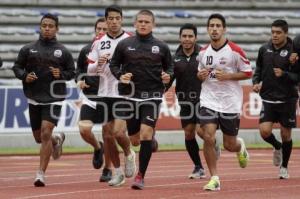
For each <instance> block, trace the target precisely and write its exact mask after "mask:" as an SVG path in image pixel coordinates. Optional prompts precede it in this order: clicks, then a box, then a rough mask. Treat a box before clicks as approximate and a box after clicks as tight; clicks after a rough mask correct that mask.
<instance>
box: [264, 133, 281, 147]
mask: <svg viewBox="0 0 300 199" xmlns="http://www.w3.org/2000/svg"><path fill="white" fill-rule="evenodd" d="M263 139H264V140H265V141H266V142H268V143H270V144H271V145H272V146H273V147H274V148H275V149H276V150H279V149H280V148H281V143H280V142H279V141H278V140H276V138H275V136H274V134H273V133H272V134H271V135H270V136H269V137H267V138H263Z"/></svg>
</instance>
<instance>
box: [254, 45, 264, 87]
mask: <svg viewBox="0 0 300 199" xmlns="http://www.w3.org/2000/svg"><path fill="white" fill-rule="evenodd" d="M263 53H264V49H263V47H261V48H260V49H259V51H258V55H257V59H256V67H255V72H254V74H253V77H252V83H253V91H254V92H259V91H260V88H261V84H260V83H261V81H262V78H261V76H262V66H263Z"/></svg>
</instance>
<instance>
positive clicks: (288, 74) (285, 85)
mask: <svg viewBox="0 0 300 199" xmlns="http://www.w3.org/2000/svg"><path fill="white" fill-rule="evenodd" d="M271 31H272V38H271V40H270V41H269V42H268V43H266V44H264V45H263V46H262V47H261V48H260V49H259V53H258V58H257V61H256V69H255V74H254V75H253V90H254V91H255V92H259V94H260V96H261V98H262V103H263V106H262V110H261V113H260V119H259V123H260V124H259V129H260V134H261V136H262V138H263V139H264V140H265V141H266V142H268V143H270V144H271V145H272V146H273V148H274V151H273V164H274V165H275V166H280V170H279V178H280V179H286V178H288V177H289V175H288V170H287V167H288V161H289V158H290V155H291V152H292V138H291V129H292V128H294V127H296V102H297V99H298V93H297V88H296V86H297V82H298V79H299V78H298V76H299V68H297V67H294V66H291V65H290V62H289V57H290V54H291V50H292V41H291V39H290V38H289V37H288V24H287V22H286V21H284V20H276V21H274V22H273V23H272V25H271ZM276 122H279V124H280V127H281V128H280V133H281V139H282V143H281V142H279V141H278V140H277V139H276V138H275V136H274V135H273V133H272V127H273V124H274V123H276Z"/></svg>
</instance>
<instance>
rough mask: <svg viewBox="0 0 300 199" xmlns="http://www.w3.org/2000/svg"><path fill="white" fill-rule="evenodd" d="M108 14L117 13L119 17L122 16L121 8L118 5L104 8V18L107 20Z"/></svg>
mask: <svg viewBox="0 0 300 199" xmlns="http://www.w3.org/2000/svg"><path fill="white" fill-rule="evenodd" d="M109 12H118V13H120V15H121V17H122V16H123V12H122V8H121V7H120V6H118V5H110V6H108V7H106V8H105V18H107V16H108V13H109Z"/></svg>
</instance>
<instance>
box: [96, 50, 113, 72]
mask: <svg viewBox="0 0 300 199" xmlns="http://www.w3.org/2000/svg"><path fill="white" fill-rule="evenodd" d="M109 56H110V54H109V53H107V54H105V55H102V56H100V57H99V59H98V65H97V73H103V72H104V67H105V64H106V63H107V62H108V58H109Z"/></svg>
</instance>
